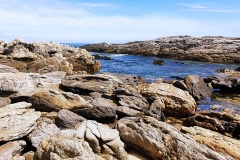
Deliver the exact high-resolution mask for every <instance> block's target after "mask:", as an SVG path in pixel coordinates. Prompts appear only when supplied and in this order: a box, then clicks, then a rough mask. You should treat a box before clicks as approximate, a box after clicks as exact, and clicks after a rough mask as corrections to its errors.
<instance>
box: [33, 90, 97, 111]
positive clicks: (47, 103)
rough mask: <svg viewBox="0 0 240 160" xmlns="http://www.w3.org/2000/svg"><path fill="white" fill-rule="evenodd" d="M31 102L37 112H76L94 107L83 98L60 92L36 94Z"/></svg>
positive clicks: (50, 91)
mask: <svg viewBox="0 0 240 160" xmlns="http://www.w3.org/2000/svg"><path fill="white" fill-rule="evenodd" d="M29 102H30V103H32V104H33V107H34V108H35V109H36V110H40V111H47V112H49V111H60V110H61V109H68V110H76V109H81V108H91V107H93V106H92V105H91V104H90V103H89V102H88V101H86V100H85V99H83V98H82V97H81V96H79V95H77V94H74V93H71V92H59V91H56V90H49V92H38V93H35V94H34V95H33V96H32V97H31V98H30V99H29Z"/></svg>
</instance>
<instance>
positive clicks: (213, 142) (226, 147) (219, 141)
mask: <svg viewBox="0 0 240 160" xmlns="http://www.w3.org/2000/svg"><path fill="white" fill-rule="evenodd" d="M182 131H183V132H185V133H188V134H190V135H191V136H192V137H193V138H194V139H195V140H196V141H197V142H199V143H202V144H205V145H207V146H208V147H209V148H211V149H213V150H215V151H217V152H221V153H224V154H228V155H230V156H232V157H233V158H235V159H240V152H239V151H240V142H239V140H236V139H233V138H230V137H227V136H223V135H221V134H219V133H217V132H213V131H211V130H208V129H204V128H201V127H198V126H194V127H184V126H183V127H182Z"/></svg>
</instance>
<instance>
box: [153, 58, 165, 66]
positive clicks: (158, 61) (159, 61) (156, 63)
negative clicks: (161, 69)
mask: <svg viewBox="0 0 240 160" xmlns="http://www.w3.org/2000/svg"><path fill="white" fill-rule="evenodd" d="M153 64H155V65H164V61H163V60H161V59H159V60H154V61H153Z"/></svg>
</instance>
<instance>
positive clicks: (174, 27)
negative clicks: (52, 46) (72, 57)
mask: <svg viewBox="0 0 240 160" xmlns="http://www.w3.org/2000/svg"><path fill="white" fill-rule="evenodd" d="M27 1H28V0H25V1H24V2H27ZM0 2H1V3H0V15H1V16H0V22H1V25H0V31H1V32H2V33H4V36H3V34H0V39H5V38H7V40H8V41H10V40H11V39H13V38H21V39H24V40H26V41H31V40H43V41H58V42H101V41H107V42H127V41H134V40H147V39H154V38H157V37H160V36H169V35H186V34H188V35H193V36H203V35H223V36H226V35H227V36H229V35H235V34H236V33H239V29H240V25H239V23H237V22H234V24H232V23H227V24H221V23H218V22H215V23H214V22H208V21H199V20H193V19H187V18H182V17H176V16H168V15H162V14H155V15H146V16H141V17H130V16H121V15H108V16H104V15H100V14H97V12H95V10H94V9H104V10H106V9H108V8H109V9H112V8H113V6H114V7H116V5H114V4H103V3H77V4H71V3H68V2H66V1H62V0H41V1H40V0H36V1H30V0H29V1H28V3H22V1H20V0H8V1H7V2H6V1H3V0H2V1H1V0H0ZM84 5H85V7H83V6H84ZM202 7H203V6H202ZM195 8H201V6H197V5H196V6H195ZM235 36H240V35H235Z"/></svg>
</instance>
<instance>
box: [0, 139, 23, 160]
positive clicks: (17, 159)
mask: <svg viewBox="0 0 240 160" xmlns="http://www.w3.org/2000/svg"><path fill="white" fill-rule="evenodd" d="M25 146H26V142H25V141H23V140H19V141H13V142H8V143H6V144H4V145H1V146H0V159H1V160H25V158H24V157H23V156H21V152H22V151H23V149H24V148H25Z"/></svg>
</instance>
